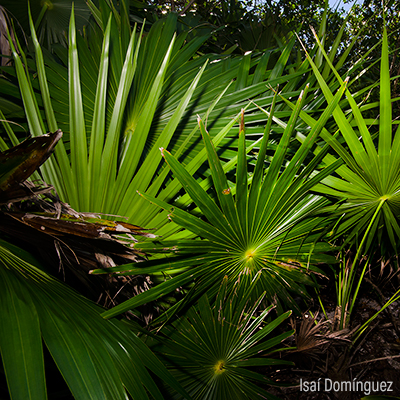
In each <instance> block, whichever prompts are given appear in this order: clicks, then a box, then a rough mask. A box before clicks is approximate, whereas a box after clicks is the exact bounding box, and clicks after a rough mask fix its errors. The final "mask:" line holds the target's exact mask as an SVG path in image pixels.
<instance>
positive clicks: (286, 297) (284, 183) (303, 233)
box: [94, 84, 346, 317]
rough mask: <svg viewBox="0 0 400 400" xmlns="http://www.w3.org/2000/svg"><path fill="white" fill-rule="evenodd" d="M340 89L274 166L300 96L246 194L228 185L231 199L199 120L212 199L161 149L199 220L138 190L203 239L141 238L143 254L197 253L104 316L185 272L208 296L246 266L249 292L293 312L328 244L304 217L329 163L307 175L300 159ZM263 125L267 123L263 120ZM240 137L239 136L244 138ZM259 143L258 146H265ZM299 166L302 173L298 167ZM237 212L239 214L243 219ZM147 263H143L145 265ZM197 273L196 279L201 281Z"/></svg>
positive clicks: (162, 290)
mask: <svg viewBox="0 0 400 400" xmlns="http://www.w3.org/2000/svg"><path fill="white" fill-rule="evenodd" d="M345 88H346V85H345V84H343V85H342V87H341V89H340V90H339V91H338V93H337V94H336V95H335V97H334V101H333V102H332V103H331V104H330V105H329V107H328V108H327V109H326V110H325V111H324V112H323V114H322V116H321V117H320V119H319V121H318V123H317V124H316V126H315V127H313V129H312V130H311V132H310V134H309V136H308V137H307V139H306V140H305V141H304V142H303V144H302V146H301V147H300V148H299V150H298V151H297V152H296V153H295V155H294V156H293V158H292V160H291V162H290V163H289V164H288V165H287V167H286V168H283V171H281V170H282V163H284V155H285V154H286V152H287V149H288V143H289V138H290V137H291V136H292V134H293V130H294V126H295V124H294V122H295V119H296V118H297V116H298V114H299V112H300V109H301V107H302V101H301V99H300V100H299V102H298V105H297V107H296V110H295V112H294V113H293V115H292V118H291V121H292V123H290V124H288V125H287V127H286V129H285V132H284V135H283V137H282V140H281V143H280V144H279V146H278V148H277V150H276V152H275V155H274V157H273V159H272V162H271V165H270V167H269V168H268V169H267V170H266V172H265V173H264V176H263V181H262V183H261V186H260V185H259V184H260V172H257V175H256V178H257V179H256V180H255V183H256V184H257V185H258V186H257V187H254V186H253V185H254V182H251V180H248V181H247V182H246V186H247V185H249V186H250V190H249V192H248V194H246V195H245V198H242V197H241V195H243V193H242V194H241V195H240V194H239V195H238V192H237V190H238V187H237V186H236V188H235V191H236V198H234V197H233V195H232V190H231V189H230V188H229V186H228V182H227V179H226V176H225V172H224V170H223V167H222V164H221V161H220V159H219V157H218V155H217V153H216V151H215V149H214V147H213V145H212V142H211V139H210V137H209V135H208V133H207V132H206V130H205V129H204V126H203V124H202V121H201V120H199V125H200V130H201V132H202V135H203V140H204V143H205V147H206V151H207V155H208V159H209V164H210V166H211V168H210V169H211V176H212V180H213V182H214V188H215V191H216V193H217V196H216V198H214V199H213V198H212V197H211V196H210V195H209V194H208V193H207V191H206V190H204V189H203V188H202V187H201V185H200V184H199V183H198V182H197V181H196V180H195V179H194V178H193V177H192V176H191V174H190V173H189V172H188V171H186V169H185V168H184V167H183V166H182V165H181V164H180V163H179V162H178V161H177V160H176V159H175V158H174V157H173V156H172V155H171V154H170V153H169V152H167V151H166V150H163V149H162V154H163V156H164V157H165V160H166V161H167V163H168V165H169V166H170V168H171V170H172V171H173V172H174V174H175V176H176V177H177V178H178V179H179V181H180V182H181V184H182V186H183V187H184V188H185V189H186V191H187V192H188V194H189V195H190V197H191V198H192V200H193V201H194V203H195V204H196V205H197V206H198V207H199V209H200V210H201V212H202V215H203V216H204V218H205V219H206V221H203V220H201V219H200V218H199V217H195V216H194V215H192V214H190V213H188V212H187V211H183V210H180V209H179V208H177V207H172V208H171V206H170V205H168V204H167V203H165V202H163V201H160V200H158V199H156V198H153V197H151V196H148V195H143V197H145V198H147V199H149V200H150V201H152V202H153V203H154V204H157V205H159V206H160V207H162V208H164V209H166V210H169V211H170V214H169V215H168V217H169V219H171V220H172V221H174V222H176V223H177V224H178V225H181V226H182V227H184V228H186V229H187V230H190V231H191V232H193V233H195V234H196V235H198V236H200V238H202V239H203V240H200V241H199V240H193V242H192V243H190V241H180V240H176V241H175V242H174V241H173V240H170V241H167V242H163V241H160V243H154V242H148V243H139V244H138V245H137V247H138V248H140V249H142V250H144V251H152V252H171V250H173V251H174V253H176V254H185V253H189V252H191V253H192V254H193V253H195V254H196V253H197V254H198V256H197V257H188V258H187V259H186V262H187V268H186V269H187V271H186V270H184V272H183V273H181V274H180V275H178V276H176V277H174V278H172V280H169V281H167V282H165V283H162V284H160V285H159V286H156V287H155V288H153V289H151V290H149V291H148V292H147V293H145V294H141V295H139V296H136V297H135V298H133V299H130V300H128V301H127V302H125V303H123V304H120V305H118V306H117V307H115V308H114V309H112V310H109V311H107V312H106V313H105V314H104V316H105V317H111V316H114V315H117V314H118V313H120V312H123V311H125V310H128V309H130V308H134V307H136V306H138V305H140V304H143V303H144V302H148V301H150V300H154V299H156V298H157V297H159V296H160V294H166V293H168V292H169V291H171V289H172V288H174V284H173V282H174V280H175V279H176V284H175V288H177V287H179V286H181V285H184V284H186V283H187V282H189V279H190V273H191V274H192V278H193V279H196V285H195V286H194V287H193V289H192V292H193V293H197V295H199V294H201V293H204V292H205V291H208V290H210V291H211V292H210V293H215V290H216V285H217V284H218V282H220V281H221V279H222V278H223V276H225V275H227V276H228V277H229V287H230V288H231V287H232V285H233V283H234V282H235V281H236V279H238V276H239V275H240V274H241V273H242V272H243V271H248V273H249V274H251V275H252V276H255V275H256V274H258V273H260V274H261V276H260V279H259V280H258V285H257V289H258V291H255V292H254V296H258V295H259V294H260V293H261V292H263V291H265V292H266V298H267V299H268V300H269V301H274V300H275V301H277V300H278V299H279V302H278V309H281V308H282V306H281V304H280V302H282V303H283V304H285V306H287V307H290V308H294V309H297V308H298V305H297V304H296V303H295V302H294V301H293V299H292V297H291V296H290V294H289V291H293V292H296V293H297V294H300V295H304V296H306V290H305V287H304V285H314V282H313V280H312V279H311V278H310V276H309V275H308V274H307V272H312V271H314V272H315V273H320V271H319V269H318V268H317V267H315V266H314V265H313V263H317V262H320V261H322V260H328V259H329V260H331V258H330V257H328V256H323V255H322V254H321V253H322V252H323V251H325V250H327V249H329V246H326V245H324V244H322V243H315V242H316V239H317V234H318V231H319V229H318V228H317V227H318V225H319V224H321V222H322V219H321V218H322V217H312V216H311V215H312V214H313V212H315V211H316V210H317V209H318V208H321V207H322V206H323V205H324V204H326V202H325V201H324V200H323V199H322V198H320V197H317V196H311V195H309V194H308V193H307V192H308V190H310V189H311V188H312V186H313V185H314V184H315V183H316V182H318V181H319V180H321V179H323V178H324V177H326V176H327V175H328V174H329V173H331V172H332V168H327V169H325V170H324V171H322V172H320V173H319V174H317V176H315V177H313V178H312V179H311V180H308V178H309V175H310V174H311V173H312V172H313V169H312V168H308V169H307V168H305V169H304V168H303V167H302V163H303V161H304V160H305V157H306V156H307V154H308V153H309V150H310V149H311V148H312V146H313V144H314V143H315V141H316V139H317V137H318V134H319V132H320V131H321V129H322V128H323V126H324V124H325V122H326V120H327V118H328V117H329V116H330V115H331V113H332V111H333V110H334V109H335V107H336V106H337V104H338V102H339V100H340V98H341V96H342V94H343V92H344V91H345ZM267 127H270V124H268V125H267ZM243 129H244V125H243V124H241V128H240V134H242V132H243ZM267 135H268V133H267ZM241 140H242V141H243V138H242V139H241ZM242 146H243V145H241V153H239V155H238V158H239V161H238V168H242V171H240V170H237V176H239V177H241V179H242V181H241V182H237V184H239V185H242V190H244V189H243V186H244V184H243V177H244V175H245V171H246V164H247V161H246V160H245V152H244V149H243V147H242ZM262 147H265V144H264V146H263V145H262ZM263 154H264V153H263ZM263 154H262V155H261V156H263ZM320 157H321V156H317V157H316V160H317V161H318V160H320ZM260 162H261V161H260ZM312 165H314V163H313V164H312ZM334 167H336V165H335V166H334ZM259 168H260V167H259ZM302 169H304V171H305V172H304V171H303V172H302ZM246 179H247V178H246ZM244 193H246V191H244ZM250 193H255V194H253V196H254V198H255V200H253V199H252V201H251V202H250ZM250 207H251V208H250ZM243 210H246V214H243ZM239 215H241V218H239ZM243 217H245V218H244V220H243ZM204 248H207V249H208V252H205V250H204ZM174 264H175V262H172V260H171V259H168V261H167V262H166V260H164V259H160V260H157V261H152V262H150V264H148V263H141V264H140V266H135V268H134V269H133V270H132V265H127V266H122V267H116V268H110V269H108V270H107V271H105V270H97V271H94V272H95V273H96V272H97V273H109V272H111V271H112V272H119V273H121V272H125V271H127V272H126V273H127V274H129V273H132V274H137V273H139V271H140V270H142V271H143V273H152V274H154V273H156V272H158V273H161V272H163V271H164V272H165V271H167V270H168V269H169V270H170V269H171V266H174ZM147 265H149V267H148V268H147ZM150 265H151V266H150ZM189 267H191V268H192V269H190V268H189ZM200 267H201V268H200ZM142 268H143V269H142ZM128 271H129V272H128ZM199 276H201V278H200V279H199ZM195 297H196V296H195ZM189 298H190V296H189Z"/></svg>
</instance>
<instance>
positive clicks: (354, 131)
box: [300, 29, 400, 327]
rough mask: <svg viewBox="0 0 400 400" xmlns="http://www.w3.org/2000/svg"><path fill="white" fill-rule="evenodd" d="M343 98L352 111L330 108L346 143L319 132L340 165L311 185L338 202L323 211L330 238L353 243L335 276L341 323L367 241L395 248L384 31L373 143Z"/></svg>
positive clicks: (399, 135) (398, 138) (399, 139)
mask: <svg viewBox="0 0 400 400" xmlns="http://www.w3.org/2000/svg"><path fill="white" fill-rule="evenodd" d="M317 41H318V38H317ZM318 42H319V41H318ZM321 49H322V47H321ZM322 52H323V55H324V56H325V58H326V60H327V62H328V64H329V66H330V67H331V69H332V70H333V71H334V73H335V76H336V79H337V81H338V83H339V84H341V83H342V82H343V80H342V78H341V76H340V75H339V73H338V72H337V71H336V69H335V68H334V67H333V65H332V63H331V62H330V61H329V58H328V57H327V55H326V53H325V52H324V51H323V50H322ZM310 64H311V66H312V68H313V71H314V73H315V76H316V78H317V79H318V82H319V84H320V86H321V89H322V91H323V93H324V96H325V98H326V99H327V101H328V103H331V102H332V101H333V94H332V92H331V89H330V87H329V86H328V84H327V83H326V81H325V80H324V79H323V77H322V76H321V74H320V73H319V71H318V68H317V67H316V65H315V64H314V63H313V61H312V60H311V59H310ZM346 96H347V99H348V101H349V104H350V106H351V110H352V113H351V114H350V115H348V116H346V115H345V114H344V113H343V111H342V110H341V109H340V107H337V108H336V109H335V111H334V112H333V117H334V119H335V121H336V123H337V127H338V128H339V131H340V133H341V136H342V138H343V139H344V141H345V144H346V145H347V146H348V147H347V148H346V147H344V146H343V144H342V143H341V140H340V139H339V138H338V137H336V136H332V135H331V134H330V133H329V132H328V131H326V130H324V131H323V132H322V134H321V137H322V138H323V139H324V140H325V141H326V142H327V143H329V145H330V146H331V147H332V148H333V149H334V150H335V151H336V152H337V153H338V155H339V156H340V158H341V159H342V160H343V162H344V163H345V165H342V166H341V167H340V168H338V169H337V170H336V173H337V175H336V176H330V177H327V178H326V179H324V180H322V181H321V183H320V184H318V185H316V187H315V188H314V190H316V191H318V192H319V193H323V194H325V195H329V196H334V197H336V198H337V199H338V200H339V203H338V205H335V206H331V207H330V208H327V209H326V211H328V212H330V213H332V214H333V215H336V216H337V219H336V221H337V223H336V224H335V227H334V229H333V230H332V232H331V233H330V238H332V239H335V238H339V237H344V239H345V240H344V243H345V244H350V245H356V246H357V251H356V254H355V257H354V259H353V261H352V262H351V265H348V266H347V267H346V268H344V269H343V271H342V272H341V273H340V274H339V275H338V276H339V277H340V282H339V283H338V285H339V292H338V294H339V299H340V301H339V304H338V306H339V307H341V308H342V317H341V322H340V326H341V327H343V326H344V325H346V324H347V323H348V320H349V318H350V315H351V312H352V310H353V308H354V304H355V301H356V298H357V294H358V291H359V289H360V285H361V282H362V280H363V276H364V273H365V270H366V266H367V263H365V265H364V268H363V270H362V271H361V275H360V277H359V278H358V280H357V281H356V272H357V268H356V266H357V264H358V261H359V260H360V257H361V255H362V254H363V253H364V254H365V253H368V251H369V250H370V248H371V245H372V243H376V241H377V240H379V242H380V243H381V245H382V246H381V248H382V251H385V244H384V243H385V240H383V238H387V240H388V242H390V244H391V247H392V249H394V251H397V249H398V240H397V239H398V237H399V236H400V227H399V217H398V216H399V206H398V201H399V193H400V181H399V174H398V166H399V163H400V157H399V154H400V153H399V144H400V129H399V128H397V129H394V124H392V104H391V97H390V74H389V52H388V42H387V33H386V29H384V32H383V41H382V57H381V76H380V102H379V107H380V117H379V135H378V140H377V143H375V140H374V135H373V134H372V133H371V132H370V131H369V129H368V127H367V121H366V120H365V119H364V118H363V116H362V112H361V110H360V107H359V106H358V105H357V103H356V101H355V99H354V97H353V95H352V94H351V93H350V92H349V91H348V90H347V91H346ZM300 117H301V118H303V119H304V121H305V122H306V123H308V124H310V126H314V125H315V124H316V121H314V120H313V118H312V117H310V116H309V115H306V114H305V113H300ZM393 132H394V134H393ZM324 161H325V163H326V164H327V165H329V164H330V163H332V162H337V161H336V159H335V157H333V156H332V155H331V156H327V157H326V158H325V160H324ZM396 238H397V239H396ZM386 251H390V249H387V248H386Z"/></svg>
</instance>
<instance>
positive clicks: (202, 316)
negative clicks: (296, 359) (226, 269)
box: [152, 273, 293, 400]
mask: <svg viewBox="0 0 400 400" xmlns="http://www.w3.org/2000/svg"><path fill="white" fill-rule="evenodd" d="M249 279H251V278H250V277H249V276H248V275H247V274H246V273H243V274H241V275H240V276H239V279H238V281H237V282H236V284H235V288H236V290H234V291H233V292H230V293H229V292H228V288H227V285H228V278H227V277H225V278H224V280H223V283H222V285H221V287H220V288H219V291H218V293H217V299H216V301H215V305H214V306H212V305H211V304H210V301H209V299H208V297H207V295H204V296H203V297H201V299H200V300H199V302H198V305H197V306H196V307H193V308H191V309H190V310H189V311H188V313H187V314H186V315H185V317H182V318H180V319H179V320H178V321H176V322H175V323H173V324H172V326H170V327H164V328H163V329H162V330H161V336H162V337H163V340H162V342H161V345H157V344H156V345H155V346H154V347H152V348H154V350H156V351H157V353H159V354H160V357H162V359H163V361H164V362H165V364H166V365H167V366H168V367H169V369H170V371H171V372H172V373H173V375H174V376H175V377H176V378H177V379H178V381H180V382H181V384H182V386H184V387H185V388H186V390H187V391H188V392H189V394H190V395H191V396H192V398H193V399H198V400H199V399H210V398H213V399H214V398H226V397H227V396H231V397H232V398H233V399H258V398H268V399H276V397H275V396H272V395H271V394H269V393H268V392H267V391H266V390H265V389H264V388H263V387H260V384H261V385H262V386H265V385H266V384H274V383H273V382H272V381H271V380H270V379H268V377H265V376H263V375H261V374H259V373H256V372H255V371H253V370H251V367H256V366H258V367H260V366H274V365H282V364H283V365H284V364H291V363H290V362H287V361H284V360H282V359H280V360H276V359H273V358H270V357H268V356H266V355H267V354H268V353H271V352H272V349H271V348H272V347H273V346H276V345H278V344H279V343H280V342H282V341H283V340H284V339H286V338H287V337H288V336H290V335H292V334H293V331H291V332H285V333H282V334H280V335H277V336H275V337H273V338H270V339H268V340H266V337H267V335H270V334H271V332H272V331H273V330H274V329H276V328H277V327H278V326H279V325H280V324H281V323H282V322H283V321H284V320H285V319H286V318H288V317H289V315H290V312H287V313H284V314H282V315H280V316H279V317H278V318H276V319H274V320H272V321H271V322H269V323H265V322H264V321H265V318H266V317H267V315H268V314H269V313H270V311H271V309H272V307H267V308H266V309H264V310H263V311H262V312H260V313H259V314H257V313H256V312H257V309H258V308H259V305H260V303H261V302H262V297H260V298H259V299H258V300H257V301H256V302H255V303H253V302H252V301H251V300H250V298H252V296H251V291H252V289H254V288H255V286H256V284H257V278H255V279H254V280H253V281H251V282H247V283H248V284H247V285H243V284H242V283H243V282H241V281H242V280H243V281H247V280H249ZM237 310H242V312H237ZM164 338H165V339H164ZM249 367H250V368H249ZM173 398H174V399H178V398H182V397H181V396H180V395H176V394H175V396H173Z"/></svg>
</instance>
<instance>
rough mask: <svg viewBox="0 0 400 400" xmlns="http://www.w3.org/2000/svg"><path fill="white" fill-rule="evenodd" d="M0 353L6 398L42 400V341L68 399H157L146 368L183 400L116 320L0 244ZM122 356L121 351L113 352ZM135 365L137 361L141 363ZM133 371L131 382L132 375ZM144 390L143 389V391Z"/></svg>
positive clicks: (157, 364)
mask: <svg viewBox="0 0 400 400" xmlns="http://www.w3.org/2000/svg"><path fill="white" fill-rule="evenodd" d="M0 274H1V277H2V279H1V285H2V287H1V290H0V292H1V300H2V301H1V311H2V318H3V320H4V321H3V322H5V323H3V324H1V328H0V329H1V331H2V332H1V333H2V334H1V337H0V350H1V355H2V360H3V365H4V370H5V373H6V377H7V383H8V386H9V390H10V393H11V395H12V396H13V397H15V398H18V399H19V398H21V399H22V398H24V399H46V398H47V395H46V386H45V378H44V363H43V351H42V338H43V340H44V343H45V344H46V347H47V348H48V350H49V352H50V354H51V356H52V357H53V359H54V361H55V363H56V365H57V367H58V369H59V370H60V372H61V373H62V375H63V377H64V379H65V381H66V383H67V384H68V386H69V388H70V390H71V392H72V394H73V396H74V397H75V398H76V399H110V398H112V399H122V398H127V392H126V391H128V392H129V393H130V394H131V395H132V396H133V397H134V398H138V399H148V398H149V396H148V394H147V393H146V389H147V390H148V391H149V393H151V395H152V396H153V397H154V398H157V399H162V396H161V394H160V392H159V391H158V389H157V387H156V386H155V384H154V381H153V380H152V378H150V375H149V372H148V371H147V370H146V367H147V368H149V369H151V371H152V372H153V373H156V374H157V375H159V376H160V377H162V379H166V380H167V381H168V382H169V383H170V384H172V385H173V386H175V387H176V389H177V390H178V391H180V392H181V393H182V394H183V395H185V394H184V392H183V391H182V390H181V389H180V387H179V386H178V385H177V384H176V383H175V381H174V380H173V379H172V378H171V376H170V375H169V374H168V372H167V371H166V370H165V368H164V367H163V365H162V364H161V363H160V361H159V360H158V359H157V358H156V357H155V356H154V355H153V354H152V352H151V351H150V350H149V349H148V348H147V347H146V346H145V345H144V344H143V342H141V341H140V339H138V338H137V337H136V336H135V334H134V333H133V332H132V331H130V330H129V329H127V327H126V326H125V325H124V324H121V323H120V322H119V321H105V320H104V319H103V318H101V316H100V313H101V312H102V310H101V308H99V307H98V306H96V305H94V304H92V303H91V302H89V301H88V300H86V299H85V298H83V297H81V296H80V295H78V294H77V293H76V292H74V291H73V290H71V289H69V288H68V287H67V286H65V285H63V284H61V283H60V282H58V281H57V280H55V279H54V278H52V277H51V276H50V275H48V274H47V273H45V272H44V271H43V270H42V269H41V266H40V265H39V264H38V263H37V262H36V261H35V260H34V259H33V258H32V257H31V256H29V254H27V253H25V252H24V251H22V250H21V249H18V248H16V247H15V246H13V245H11V244H9V243H7V242H4V241H1V242H0ZM121 346H123V348H124V349H125V350H123V349H122V348H121ZM141 360H142V361H141ZM133 371H134V375H133ZM144 388H146V389H144Z"/></svg>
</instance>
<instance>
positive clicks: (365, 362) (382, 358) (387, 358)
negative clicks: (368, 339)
mask: <svg viewBox="0 0 400 400" xmlns="http://www.w3.org/2000/svg"><path fill="white" fill-rule="evenodd" d="M393 358H400V354H398V355H396V356H387V357H381V358H374V359H373V360H366V361H361V362H358V363H355V364H351V365H350V366H349V368H351V367H355V366H356V365H361V364H367V363H370V362H375V361H383V360H392V359H393Z"/></svg>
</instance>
